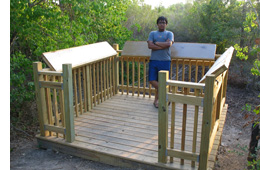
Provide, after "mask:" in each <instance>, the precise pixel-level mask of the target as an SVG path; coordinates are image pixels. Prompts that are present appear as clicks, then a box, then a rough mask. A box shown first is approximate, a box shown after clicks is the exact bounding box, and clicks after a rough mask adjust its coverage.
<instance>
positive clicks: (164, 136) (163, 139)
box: [158, 71, 169, 163]
mask: <svg viewBox="0 0 260 170" xmlns="http://www.w3.org/2000/svg"><path fill="white" fill-rule="evenodd" d="M168 79H169V71H160V72H159V88H158V93H159V107H158V162H160V163H167V153H166V149H167V147H168V104H167V103H166V102H167V101H166V96H167V91H168V90H167V89H168V88H167V86H166V82H167V80H168Z"/></svg>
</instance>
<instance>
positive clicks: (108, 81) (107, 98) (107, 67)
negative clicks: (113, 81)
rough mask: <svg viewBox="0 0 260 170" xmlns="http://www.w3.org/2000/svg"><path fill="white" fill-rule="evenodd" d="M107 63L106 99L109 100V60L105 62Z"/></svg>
mask: <svg viewBox="0 0 260 170" xmlns="http://www.w3.org/2000/svg"><path fill="white" fill-rule="evenodd" d="M106 62H107V71H106V72H107V99H109V59H107V60H106Z"/></svg>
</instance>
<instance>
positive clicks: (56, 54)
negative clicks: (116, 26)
mask: <svg viewBox="0 0 260 170" xmlns="http://www.w3.org/2000/svg"><path fill="white" fill-rule="evenodd" d="M116 54H117V52H116V51H115V50H114V49H113V47H111V46H110V45H109V43H108V42H106V41H104V42H99V43H94V44H89V45H83V46H79V47H73V48H68V49H63V50H58V51H53V52H46V53H43V60H44V61H45V62H46V63H47V65H48V66H49V67H50V68H51V69H52V70H54V71H61V70H62V64H66V63H69V64H72V68H74V67H78V66H81V65H84V64H87V63H91V62H94V61H97V60H101V59H104V58H107V57H111V56H114V55H116Z"/></svg>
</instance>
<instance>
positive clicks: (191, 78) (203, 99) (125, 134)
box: [33, 42, 233, 169]
mask: <svg viewBox="0 0 260 170" xmlns="http://www.w3.org/2000/svg"><path fill="white" fill-rule="evenodd" d="M171 49H172V55H173V58H172V63H171V66H172V68H171V72H170V73H168V72H165V71H162V72H160V73H159V84H160V85H159V101H160V102H159V108H158V109H156V108H154V106H153V105H152V103H153V100H154V92H155V89H153V88H152V87H151V85H149V83H148V81H147V70H148V63H149V55H150V50H149V49H148V48H147V43H146V42H126V43H125V45H124V49H123V50H119V47H118V45H116V44H115V45H114V48H112V47H111V46H110V45H109V44H108V43H107V42H101V43H96V44H91V45H86V46H80V47H75V48H70V49H65V50H59V51H55V52H49V53H44V54H43V58H44V60H45V62H46V63H47V64H48V65H49V67H50V68H48V69H46V68H45V69H43V68H42V64H41V63H40V62H35V63H34V65H33V66H34V77H35V87H36V97H37V106H38V112H39V121H40V130H41V133H40V134H39V135H37V140H38V143H39V145H40V146H41V147H44V148H51V149H55V150H58V151H60V152H64V153H67V154H70V155H75V156H78V157H82V158H86V159H89V160H93V161H98V162H102V163H106V164H110V165H115V166H121V167H129V168H135V169H136V168H141V169H212V168H213V167H214V162H215V158H216V154H217V149H218V147H219V144H220V141H221V134H222V130H223V126H224V123H225V117H226V113H227V107H228V106H227V105H226V104H225V96H226V86H227V70H228V67H229V63H230V60H231V57H232V53H233V47H230V48H229V49H228V50H227V51H226V52H225V53H224V54H222V55H221V56H220V57H219V58H218V60H217V61H215V49H216V46H215V45H214V44H194V43H175V44H174V45H173V46H172V47H171ZM66 63H71V64H66ZM168 74H170V80H169V79H168V77H169V76H168ZM180 80H181V81H180ZM168 102H170V105H169V106H168Z"/></svg>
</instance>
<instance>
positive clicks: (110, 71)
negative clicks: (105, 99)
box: [109, 57, 113, 97]
mask: <svg viewBox="0 0 260 170" xmlns="http://www.w3.org/2000/svg"><path fill="white" fill-rule="evenodd" d="M112 62H113V61H112V58H111V57H110V58H109V79H110V82H109V83H110V97H112Z"/></svg>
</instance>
